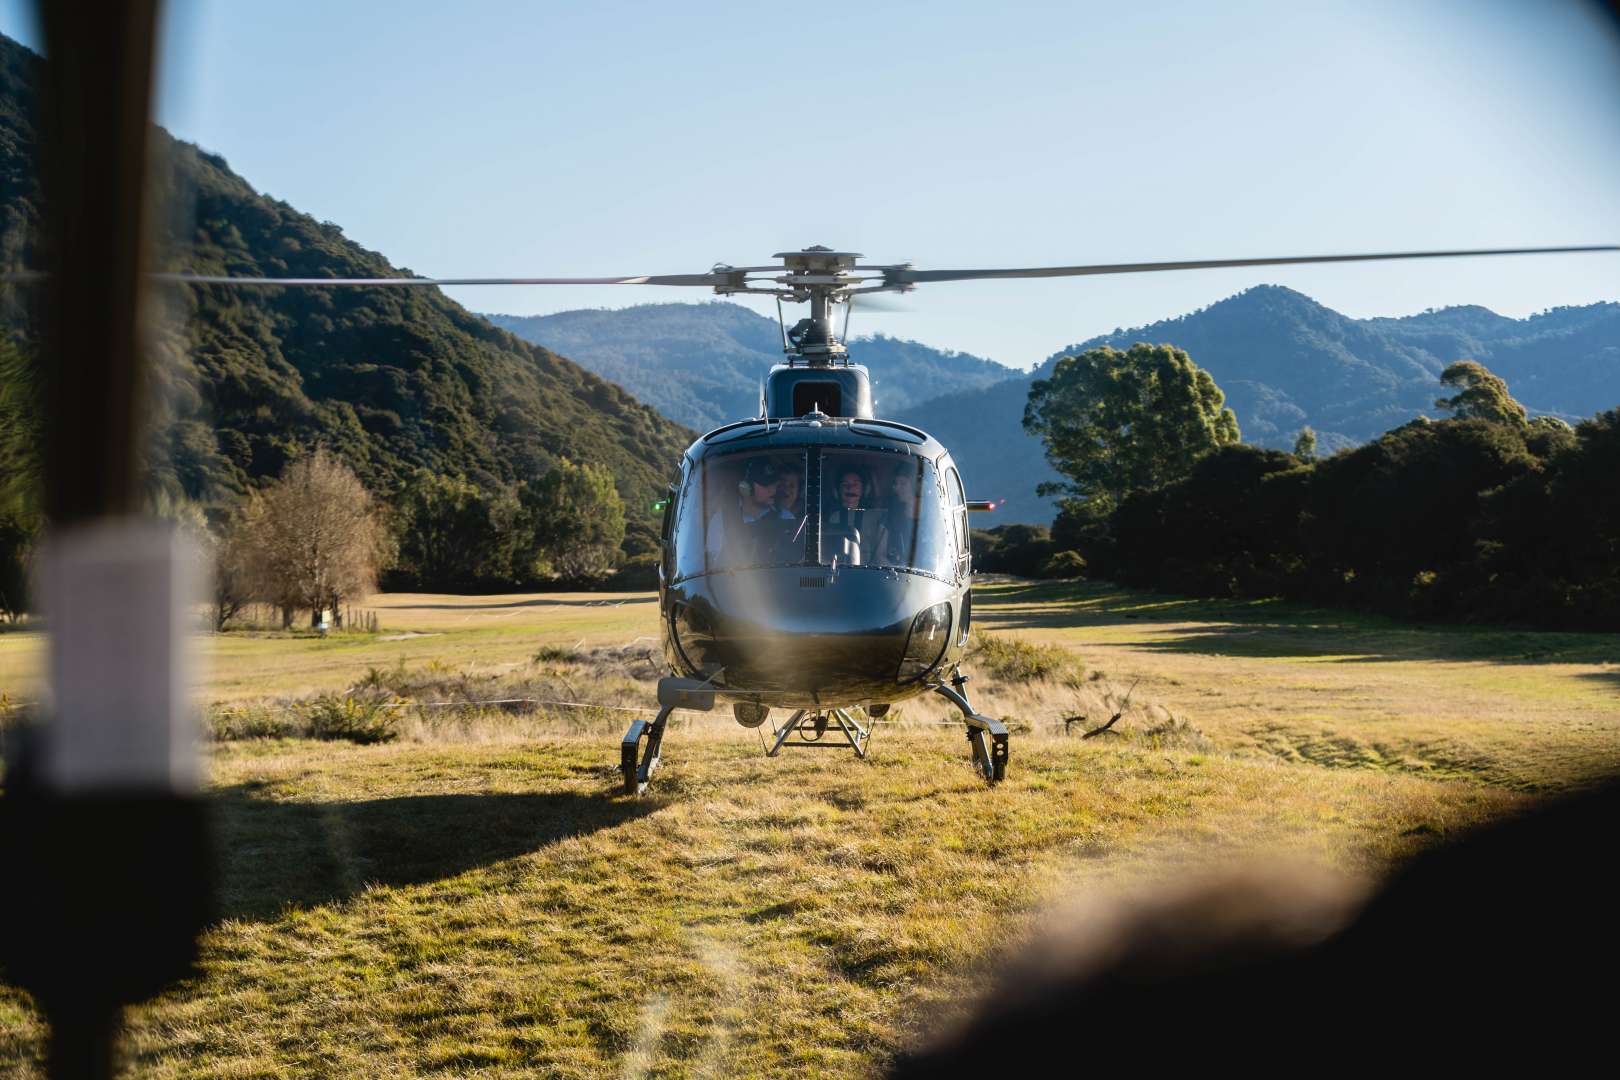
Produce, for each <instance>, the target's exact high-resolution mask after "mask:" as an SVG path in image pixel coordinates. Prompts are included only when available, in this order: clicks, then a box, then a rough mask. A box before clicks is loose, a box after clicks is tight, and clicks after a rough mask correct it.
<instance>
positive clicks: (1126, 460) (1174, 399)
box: [1024, 344, 1241, 520]
mask: <svg viewBox="0 0 1620 1080" xmlns="http://www.w3.org/2000/svg"><path fill="white" fill-rule="evenodd" d="M1225 402H1226V395H1225V394H1223V393H1222V392H1221V389H1220V387H1218V386H1216V385H1215V380H1214V379H1213V378H1211V377H1210V374H1209V372H1207V371H1204V370H1203V369H1202V368H1200V367H1198V365H1196V364H1194V363H1193V362H1192V359H1191V358H1190V357H1189V356H1188V355H1187V354H1186V353H1185V352H1183V351H1182V350H1180V349H1177V348H1175V347H1173V346H1170V345H1143V344H1137V345H1132V346H1131V347H1130V349H1129V350H1128V351H1126V352H1120V351H1118V350H1117V349H1113V348H1109V347H1108V346H1106V345H1105V346H1102V347H1101V348H1097V349H1091V350H1088V351H1086V352H1084V353H1081V354H1080V355H1079V356H1065V357H1063V358H1062V359H1060V360H1059V361H1058V362H1057V364H1056V366H1054V367H1053V369H1052V377H1051V378H1049V379H1037V380H1036V381H1035V383H1034V384H1033V385H1032V386H1031V387H1030V391H1029V401H1028V403H1027V404H1026V405H1025V407H1024V429H1025V430H1026V431H1028V432H1030V433H1031V434H1034V435H1039V436H1040V437H1041V439H1042V440H1043V441H1044V442H1045V443H1046V456H1047V459H1048V460H1049V461H1051V463H1052V465H1053V466H1054V467H1055V468H1056V469H1057V470H1058V472H1060V473H1062V474H1063V475H1064V476H1065V477H1066V478H1067V480H1068V483H1067V484H1061V485H1042V490H1041V494H1043V495H1049V494H1062V495H1064V496H1066V497H1065V498H1064V500H1063V509H1064V511H1065V512H1066V513H1068V514H1071V515H1080V516H1084V517H1088V518H1091V519H1093V520H1095V519H1097V518H1101V517H1103V516H1105V515H1106V514H1108V513H1109V512H1110V511H1112V510H1113V509H1114V508H1115V507H1116V506H1118V505H1119V503H1120V502H1121V501H1122V500H1123V499H1125V498H1126V497H1127V496H1129V495H1131V494H1134V493H1137V492H1145V491H1153V490H1156V489H1157V488H1160V487H1163V486H1164V485H1165V484H1168V483H1170V482H1172V481H1174V480H1177V479H1179V478H1180V477H1183V476H1185V475H1187V473H1188V471H1189V470H1190V469H1191V468H1192V466H1193V464H1194V463H1195V462H1196V461H1197V460H1198V459H1199V458H1200V457H1202V456H1203V455H1205V454H1207V453H1209V452H1210V451H1211V450H1214V449H1216V448H1217V447H1221V446H1227V445H1229V444H1232V443H1236V442H1238V441H1239V439H1240V438H1241V435H1240V433H1239V431H1238V424H1237V417H1236V416H1234V415H1233V413H1232V410H1231V409H1228V408H1225V407H1224V405H1225Z"/></svg>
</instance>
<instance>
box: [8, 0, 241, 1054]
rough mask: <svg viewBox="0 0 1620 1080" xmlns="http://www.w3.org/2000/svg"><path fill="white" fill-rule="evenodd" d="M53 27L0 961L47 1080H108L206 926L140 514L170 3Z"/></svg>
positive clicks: (183, 606) (43, 7)
mask: <svg viewBox="0 0 1620 1080" xmlns="http://www.w3.org/2000/svg"><path fill="white" fill-rule="evenodd" d="M40 16H41V18H40V22H41V25H42V27H43V29H44V32H45V33H44V37H45V43H46V59H45V62H44V64H43V65H41V75H42V85H41V94H40V100H41V103H42V115H41V117H40V121H41V122H40V128H39V130H40V133H41V135H40V142H41V145H40V170H41V181H42V184H41V187H42V191H43V194H44V204H45V227H46V233H47V235H46V237H45V250H46V252H47V261H46V265H45V266H44V267H43V269H44V270H45V271H46V278H45V284H44V287H43V295H42V300H43V307H42V309H41V311H40V325H41V329H42V345H43V348H42V356H43V361H44V374H45V385H46V409H47V416H46V431H47V434H46V447H45V450H46V453H45V479H46V493H45V508H46V513H47V519H48V529H49V532H48V538H47V540H46V543H45V547H44V551H43V554H42V558H41V567H40V584H41V600H42V606H43V610H44V613H45V617H46V626H47V629H48V632H49V634H50V651H51V661H50V664H51V702H50V708H49V714H48V716H47V717H46V719H45V722H44V723H43V724H42V726H41V728H40V730H39V731H38V733H37V735H38V737H37V739H35V740H33V742H32V743H31V749H30V751H29V752H28V753H27V754H26V756H25V759H24V760H22V761H14V762H10V763H8V770H7V775H6V786H7V790H6V795H5V798H4V799H3V800H0V817H3V820H0V859H3V861H4V863H5V867H6V870H7V871H8V873H7V874H6V875H5V876H7V877H8V878H9V880H10V881H11V882H14V883H15V885H14V886H13V887H11V888H8V889H7V890H5V891H4V892H5V895H4V896H0V914H3V915H4V922H3V925H4V932H5V934H6V939H5V942H4V945H3V947H0V961H3V963H4V967H5V974H6V976H7V977H8V978H10V979H12V980H13V981H15V982H17V983H18V984H20V985H22V986H23V987H25V988H26V989H28V990H29V991H30V992H31V993H32V994H33V995H34V996H35V998H36V1000H38V1002H39V1003H40V1005H41V1007H42V1008H43V1009H44V1011H45V1013H46V1018H47V1020H48V1021H49V1024H50V1027H51V1055H50V1065H51V1073H52V1075H54V1076H58V1077H70V1076H71V1077H105V1076H110V1075H112V1072H113V1052H114V1040H115V1037H116V1033H117V1026H118V1018H119V1013H120V1010H121V1009H122V1007H123V1006H125V1005H127V1004H129V1003H131V1002H135V1001H139V1000H142V999H144V998H147V997H150V996H151V995H153V994H155V993H157V992H158V991H159V990H161V989H162V988H163V987H164V986H165V985H167V984H168V983H169V982H171V981H172V980H174V979H176V978H178V977H180V976H182V975H184V974H185V973H187V972H188V971H189V970H190V969H191V966H192V964H193V962H194V960H195V957H196V937H197V934H198V932H199V930H200V929H201V927H202V925H203V922H204V918H205V914H206V912H207V910H208V899H209V893H210V890H209V888H208V883H209V875H208V872H207V869H208V861H209V859H208V855H209V847H208V843H207V834H206V829H205V822H204V817H203V809H202V805H201V802H200V801H199V799H198V798H197V795H196V784H197V765H196V760H197V745H196V738H195V733H194V732H193V731H192V728H191V709H190V703H189V701H188V700H187V695H188V685H187V682H188V681H187V678H186V664H185V659H186V654H187V647H186V632H187V629H188V619H189V617H190V612H189V611H188V608H187V600H188V599H189V597H190V595H191V592H192V590H191V589H190V588H189V587H188V582H187V577H188V569H189V567H191V566H192V565H193V564H192V562H191V560H189V559H187V558H186V557H185V556H184V554H183V552H182V550H181V545H180V542H179V540H178V538H177V536H176V534H175V532H174V530H173V529H172V528H171V527H169V526H167V525H164V524H162V523H158V522H154V521H150V520H147V519H144V518H142V517H141V516H140V484H139V462H140V459H141V453H140V442H141V435H142V427H143V424H142V421H143V415H144V408H143V401H142V398H143V389H144V386H145V382H146V379H145V373H144V370H143V369H144V366H145V363H146V361H147V338H146V335H145V333H144V328H143V322H144V318H145V315H146V313H147V297H146V291H147V287H146V282H145V276H144V275H145V273H146V271H147V270H148V269H149V267H148V266H147V254H146V253H147V232H148V229H149V228H150V226H151V220H152V217H153V209H154V208H153V205H152V203H153V199H152V195H151V187H150V185H149V161H148V155H149V149H150V145H151V142H150V109H151V98H152V86H153V66H154V48H155V42H156V31H157V17H158V2H157V0H117V2H114V3H106V2H104V0H102V2H97V0H47V2H42V3H41V4H40Z"/></svg>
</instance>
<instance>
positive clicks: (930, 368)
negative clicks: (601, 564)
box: [484, 300, 1017, 430]
mask: <svg viewBox="0 0 1620 1080" xmlns="http://www.w3.org/2000/svg"><path fill="white" fill-rule="evenodd" d="M856 314H857V316H859V310H858V309H857V312H856ZM484 318H486V319H488V320H489V321H490V322H492V323H493V324H495V325H496V326H499V327H501V328H502V329H506V330H510V331H512V332H513V333H515V334H517V335H518V336H519V337H522V338H523V339H524V340H526V341H530V342H533V343H535V344H539V345H543V346H545V347H547V348H552V349H555V350H557V351H558V352H561V353H564V354H565V355H567V356H568V357H570V358H571V359H573V360H575V361H576V362H578V363H580V364H582V365H583V366H585V367H586V368H588V369H590V370H592V371H594V372H595V373H596V374H598V375H600V376H602V377H603V378H606V379H610V380H612V381H613V382H616V383H618V384H619V385H621V386H623V387H624V388H625V389H627V390H629V391H630V392H631V393H632V394H635V395H636V397H638V398H639V399H641V400H642V401H645V402H647V403H648V404H650V405H653V406H654V407H656V408H658V409H659V410H660V411H661V412H662V413H663V414H664V415H665V416H667V417H669V418H670V419H672V420H675V421H677V422H679V423H682V424H686V425H687V426H689V427H693V428H696V429H699V430H707V429H711V428H715V427H719V426H720V425H721V424H725V423H729V422H731V421H733V420H740V419H743V418H745V417H749V416H755V415H758V412H759V384H760V381H761V380H762V379H763V378H764V377H765V373H766V372H767V371H769V370H770V366H771V365H772V364H776V363H780V362H781V361H782V337H781V329H780V327H779V326H778V325H777V323H776V320H774V319H770V318H767V317H765V316H763V315H760V314H759V313H757V312H755V311H753V310H751V309H749V308H746V307H743V306H742V305H740V304H735V303H731V302H729V301H720V300H709V301H704V302H699V303H691V302H684V303H683V302H674V303H650V304H637V305H634V306H631V307H625V308H584V309H576V310H573V311H562V312H558V313H556V314H554V315H527V316H524V315H502V314H498V313H490V314H486V315H484ZM848 345H849V352H850V358H851V359H852V360H854V361H855V362H856V363H860V364H865V365H867V366H868V368H869V369H870V371H871V373H872V393H873V397H874V399H875V405H876V408H877V409H878V410H880V415H890V414H892V413H895V412H898V411H900V410H903V409H905V408H908V407H910V406H912V405H914V404H917V403H920V402H922V401H925V400H927V399H928V398H930V397H933V396H935V395H936V394H938V393H940V392H941V391H952V390H966V389H975V388H982V387H987V386H990V385H993V384H994V383H997V382H1000V381H1002V380H1003V379H1006V378H1009V377H1011V376H1014V375H1016V374H1017V372H1016V371H1015V370H1014V369H1013V368H1009V367H1006V366H1004V365H1002V364H998V363H996V362H994V361H992V360H986V359H984V358H983V357H978V356H973V355H972V354H970V353H964V352H957V351H953V350H945V349H936V348H933V347H932V346H928V345H923V344H921V343H920V342H915V341H906V340H904V339H901V338H892V337H888V336H886V335H882V334H878V335H872V336H868V337H858V338H854V339H852V340H851V341H850V342H849V343H848Z"/></svg>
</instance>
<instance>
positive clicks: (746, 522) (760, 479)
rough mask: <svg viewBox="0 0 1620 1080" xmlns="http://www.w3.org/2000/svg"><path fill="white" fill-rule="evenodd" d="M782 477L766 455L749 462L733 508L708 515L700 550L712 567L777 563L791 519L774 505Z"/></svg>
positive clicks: (738, 487) (739, 484) (740, 482)
mask: <svg viewBox="0 0 1620 1080" xmlns="http://www.w3.org/2000/svg"><path fill="white" fill-rule="evenodd" d="M780 481H781V476H780V474H779V473H778V472H777V469H776V466H775V464H773V463H772V462H771V460H770V459H769V458H764V457H756V458H754V459H752V460H751V461H749V462H748V466H747V468H746V469H745V470H744V471H743V478H742V480H741V481H739V482H738V484H737V505H736V508H735V509H724V510H716V511H715V512H714V513H713V514H711V515H710V516H709V526H708V529H707V532H706V534H705V536H704V540H703V550H704V552H705V554H707V555H708V557H709V563H710V565H711V566H715V565H725V566H747V565H750V564H754V563H761V562H776V561H778V555H779V551H780V549H781V547H782V546H783V544H784V542H785V540H786V536H785V533H786V531H787V530H786V525H787V523H788V522H791V521H792V520H793V519H792V518H790V517H788V516H787V514H786V512H784V511H782V510H779V509H777V507H776V489H777V488H778V487H779V486H780Z"/></svg>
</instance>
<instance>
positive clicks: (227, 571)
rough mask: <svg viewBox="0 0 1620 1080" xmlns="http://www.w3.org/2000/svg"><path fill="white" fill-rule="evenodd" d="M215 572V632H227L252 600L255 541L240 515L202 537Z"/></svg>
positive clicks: (234, 516)
mask: <svg viewBox="0 0 1620 1080" xmlns="http://www.w3.org/2000/svg"><path fill="white" fill-rule="evenodd" d="M201 543H202V546H203V550H204V552H205V554H206V555H207V557H208V562H209V567H210V569H211V570H212V571H213V602H214V612H213V618H214V630H215V631H216V632H218V631H220V630H223V629H225V624H226V623H228V622H230V621H231V620H232V619H234V618H235V617H236V616H237V614H238V613H239V612H240V611H241V610H242V608H243V606H244V605H245V604H247V602H248V601H249V600H250V599H252V596H253V537H252V535H251V534H250V533H249V532H248V529H247V523H246V521H245V518H244V515H243V514H241V513H236V514H232V515H231V516H230V517H229V518H228V519H226V520H225V521H224V522H223V523H221V524H220V526H219V527H218V528H217V529H210V530H208V531H206V532H204V533H202V534H201Z"/></svg>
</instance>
